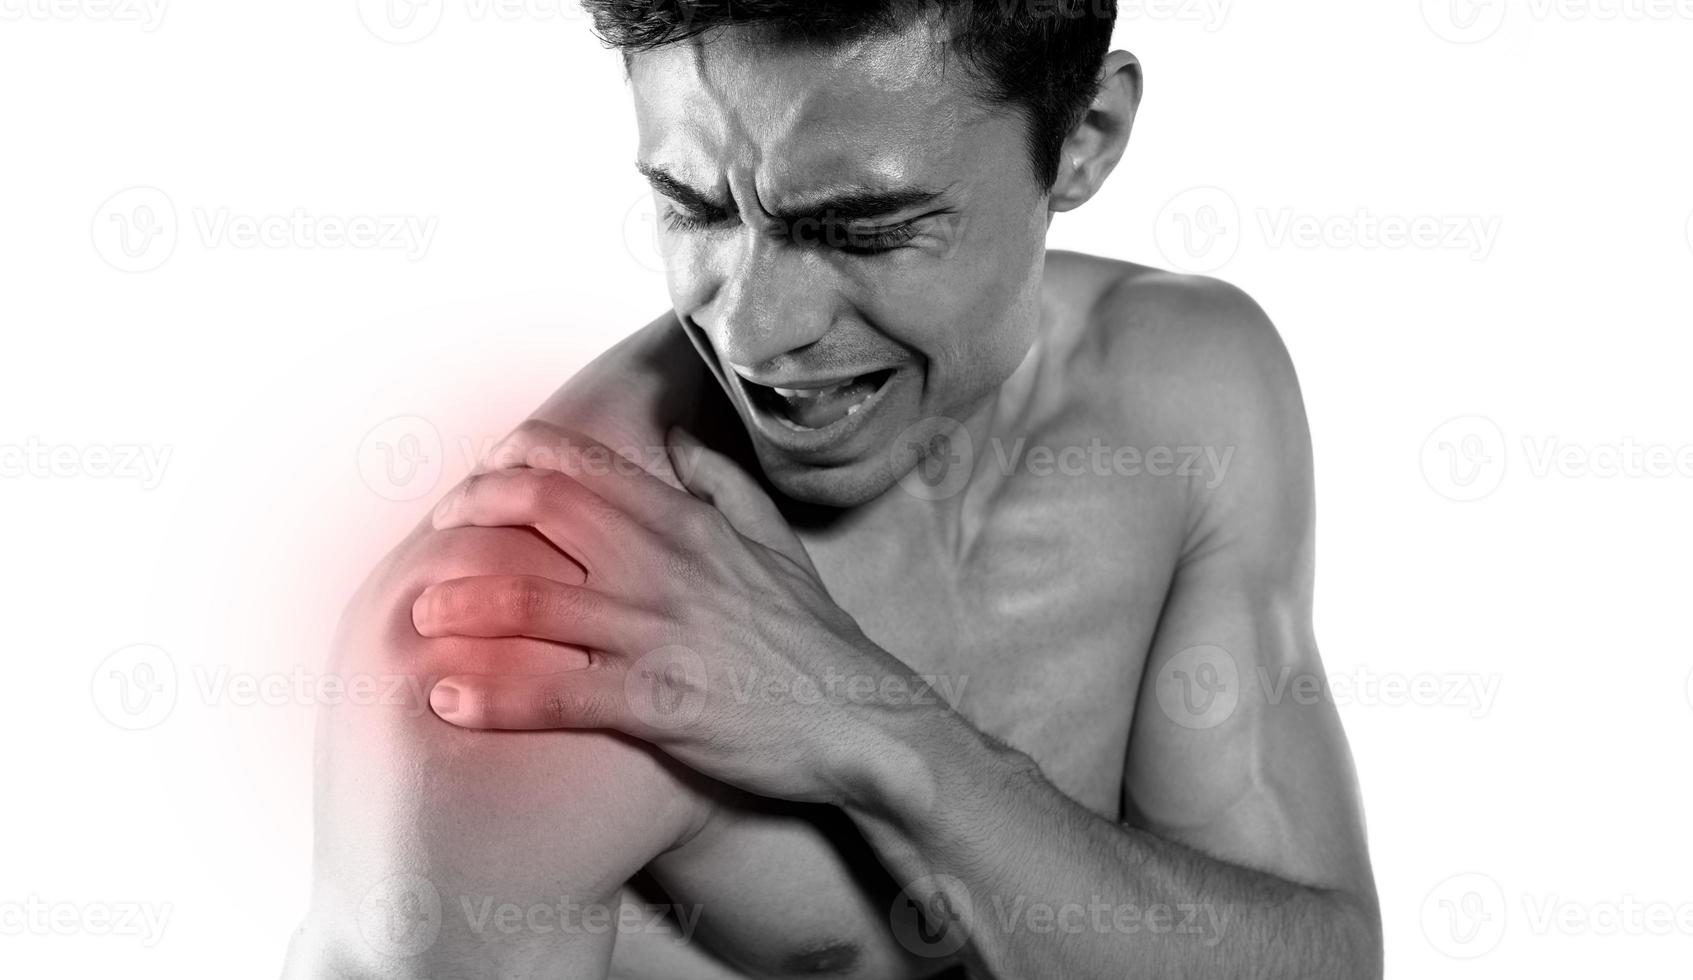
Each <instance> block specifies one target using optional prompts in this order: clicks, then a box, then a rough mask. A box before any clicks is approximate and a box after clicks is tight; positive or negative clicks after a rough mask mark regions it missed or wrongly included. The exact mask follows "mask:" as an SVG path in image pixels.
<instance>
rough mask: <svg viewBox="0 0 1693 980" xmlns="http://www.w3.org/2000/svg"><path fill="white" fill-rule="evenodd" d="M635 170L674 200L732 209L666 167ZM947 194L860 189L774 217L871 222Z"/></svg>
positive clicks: (639, 166)
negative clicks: (683, 180) (676, 175)
mask: <svg viewBox="0 0 1693 980" xmlns="http://www.w3.org/2000/svg"><path fill="white" fill-rule="evenodd" d="M635 169H636V170H639V171H640V172H641V175H642V176H644V177H646V178H647V182H648V183H650V184H652V186H653V187H654V188H656V189H657V190H658V191H659V192H660V193H662V194H664V195H665V196H667V197H669V198H671V199H672V200H675V201H678V202H680V203H682V204H685V205H687V206H689V207H695V208H700V209H704V210H713V211H728V210H730V209H729V208H727V207H725V206H724V205H722V204H719V203H718V202H716V201H713V200H712V199H711V198H710V196H709V195H707V194H705V193H703V192H701V191H698V190H695V189H694V188H692V187H689V186H688V185H687V184H685V183H683V182H682V181H680V180H678V179H677V178H676V177H675V176H674V175H672V174H671V173H670V172H669V171H667V170H665V169H664V168H663V167H658V166H652V165H650V164H645V163H637V164H635ZM943 194H944V192H943V191H937V190H929V189H926V188H922V187H898V188H891V189H877V188H857V189H850V190H846V191H843V192H841V193H838V194H835V195H832V196H829V197H823V198H819V199H818V200H815V201H808V202H806V203H804V204H801V205H798V206H795V207H790V208H782V209H779V210H777V211H775V212H773V214H772V216H773V217H774V218H776V220H778V221H781V222H785V223H787V224H790V225H793V224H798V223H800V222H813V223H822V222H850V221H868V220H872V219H875V218H883V217H887V216H888V215H893V214H898V213H899V212H901V211H906V210H909V209H911V208H914V207H918V206H920V205H925V204H932V203H934V202H935V201H937V200H939V199H940V198H941V197H942V196H943Z"/></svg>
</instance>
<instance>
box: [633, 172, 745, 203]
mask: <svg viewBox="0 0 1693 980" xmlns="http://www.w3.org/2000/svg"><path fill="white" fill-rule="evenodd" d="M635 169H636V170H639V171H640V172H641V176H643V177H645V178H647V183H649V184H651V185H653V187H654V188H655V189H656V190H657V191H658V192H659V193H661V194H663V195H664V196H665V197H668V198H670V199H671V200H674V201H680V202H681V203H683V204H686V205H688V206H689V207H692V208H699V209H700V210H702V211H727V210H729V209H728V208H726V207H724V206H723V205H721V204H719V203H717V202H716V201H713V200H712V199H711V197H710V196H709V195H707V194H705V193H703V192H701V191H697V190H694V189H693V188H692V187H689V186H688V185H687V184H684V183H682V182H681V181H680V180H677V179H676V177H675V176H673V175H672V174H671V173H670V171H668V170H666V169H664V168H663V167H655V166H652V165H650V164H645V163H637V164H635Z"/></svg>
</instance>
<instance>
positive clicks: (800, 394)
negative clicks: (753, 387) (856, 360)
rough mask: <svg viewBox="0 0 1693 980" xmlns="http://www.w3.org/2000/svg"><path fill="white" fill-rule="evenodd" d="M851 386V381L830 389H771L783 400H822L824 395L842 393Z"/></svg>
mask: <svg viewBox="0 0 1693 980" xmlns="http://www.w3.org/2000/svg"><path fill="white" fill-rule="evenodd" d="M850 384H852V382H851V381H843V382H841V383H840V384H838V385H833V386H831V387H828V388H771V389H770V390H771V391H774V392H775V393H776V394H778V395H781V396H782V397H783V398H795V399H808V398H821V397H822V396H824V395H828V394H832V393H834V392H837V391H840V390H841V389H842V388H845V387H846V386H847V385H850Z"/></svg>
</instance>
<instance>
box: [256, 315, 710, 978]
mask: <svg viewBox="0 0 1693 980" xmlns="http://www.w3.org/2000/svg"><path fill="white" fill-rule="evenodd" d="M663 320H664V318H661V320H660V321H659V322H655V323H654V324H653V325H651V326H649V327H647V328H645V329H643V330H641V331H639V332H637V333H636V334H634V335H633V336H631V337H630V338H629V339H628V340H626V341H624V342H623V343H622V344H619V345H618V346H617V347H615V348H613V349H612V350H611V351H609V352H608V353H607V354H606V355H604V356H602V357H601V358H600V359H598V360H597V361H595V362H594V363H593V364H592V365H590V366H589V368H587V369H585V370H584V371H582V372H581V373H579V374H578V375H577V376H576V377H574V378H572V379H571V380H570V381H569V382H567V383H566V384H565V385H564V387H563V388H561V389H560V391H559V393H558V394H557V395H555V396H554V397H553V398H552V399H551V400H550V401H549V402H548V404H547V405H546V406H544V407H543V408H542V409H541V410H540V411H538V412H537V413H536V415H537V417H540V418H544V419H548V420H550V421H556V422H558V423H560V424H567V425H571V426H572V427H574V428H575V429H576V430H577V431H581V432H583V433H585V434H586V435H589V436H591V437H593V438H597V439H600V440H601V441H605V442H607V443H608V444H609V445H612V447H613V448H616V449H623V448H625V447H628V448H639V447H657V448H658V449H659V450H660V451H659V452H657V453H656V455H653V454H646V456H644V457H643V459H642V461H643V462H648V463H650V462H651V461H652V459H657V460H659V461H663V460H664V455H663V453H662V447H663V445H664V439H663V436H664V432H665V428H666V427H667V426H668V425H669V424H670V423H672V422H676V421H683V419H682V418H681V417H680V415H681V413H682V412H683V411H684V408H683V406H684V405H685V404H686V402H687V400H688V399H690V398H697V397H698V393H697V391H692V390H690V388H689V378H688V375H687V370H688V364H687V362H686V361H684V360H683V359H682V357H681V355H683V354H686V355H687V356H688V357H691V358H696V361H695V366H697V356H696V355H694V354H693V353H692V351H691V349H685V345H686V343H687V341H686V339H685V338H684V337H682V335H681V333H680V331H679V330H667V329H666V327H667V326H668V325H667V324H665V323H664V322H663ZM676 341H680V342H681V343H682V344H683V345H684V348H677V347H676V346H675V342H676ZM666 465H667V464H666ZM665 472H668V471H667V470H666V471H665ZM660 475H662V474H660ZM494 574H535V575H542V576H545V577H549V578H554V579H558V580H561V581H576V582H579V581H580V576H581V570H580V568H579V567H578V566H576V565H575V564H574V563H572V562H571V561H570V560H569V559H567V558H566V557H565V556H564V555H563V554H561V553H560V552H558V551H557V550H556V549H554V548H553V547H552V546H551V545H550V544H548V543H547V542H546V541H544V540H543V539H542V538H540V537H539V536H538V535H536V534H534V533H532V532H530V531H529V530H527V529H516V528H454V529H450V530H445V531H435V530H433V529H432V528H431V527H430V526H429V521H428V519H427V518H425V520H424V522H423V523H422V524H421V525H420V526H419V527H418V529H417V530H416V531H414V532H413V534H412V535H411V536H410V537H409V538H408V539H407V540H406V541H405V542H402V543H401V544H400V545H399V546H398V547H397V548H396V549H395V550H394V551H393V552H392V553H391V554H389V555H388V556H387V558H385V559H384V561H383V562H382V563H381V565H380V566H379V567H378V568H377V569H376V570H375V571H374V572H373V573H372V574H371V576H370V578H369V579H368V580H367V581H366V583H365V584H364V586H363V587H362V588H361V590H360V592H359V594H358V595H357V596H355V597H354V598H353V600H352V601H351V602H350V603H349V605H348V608H347V611H346V613H345V615H344V616H343V620H342V622H341V624H340V627H339V629H338V630H337V636H336V640H335V644H334V650H333V652H332V654H331V657H330V667H329V675H330V676H332V677H335V678H337V679H338V680H339V681H340V683H341V685H342V687H343V689H344V690H346V691H347V692H349V695H348V696H347V697H343V698H337V699H336V700H335V703H331V704H325V705H324V706H322V707H321V709H320V711H319V723H318V747H317V765H316V801H315V808H316V845H315V857H314V884H313V898H312V909H311V912H310V914H309V916H308V919H307V924H306V926H305V927H304V928H303V929H302V931H301V933H300V935H299V936H298V937H297V939H296V942H295V947H294V949H293V950H292V952H291V956H290V963H289V971H290V972H289V973H288V975H289V976H312V977H318V976H329V975H341V973H339V972H337V971H341V970H345V971H348V973H347V975H359V976H395V977H405V976H422V975H428V976H433V975H437V974H438V973H440V972H450V973H453V975H465V976H481V975H484V974H486V975H489V976H493V975H510V974H512V973H520V974H523V975H530V974H539V973H541V972H545V973H547V974H548V975H552V976H560V977H603V976H604V975H605V972H606V969H607V967H608V964H609V958H610V954H611V946H612V941H613V939H614V934H612V933H608V932H607V931H605V930H604V929H599V928H585V927H584V924H583V923H582V922H580V921H578V922H576V923H574V925H573V926H572V925H571V924H568V923H564V922H560V921H559V919H558V916H557V914H556V910H557V909H558V907H559V906H560V903H561V902H563V903H567V905H568V903H575V905H574V906H571V907H577V908H579V909H581V908H590V909H591V908H594V907H596V906H604V907H605V908H607V909H608V910H609V914H612V915H615V913H616V912H617V909H618V907H619V906H618V901H619V899H618V895H619V890H620V888H621V886H622V885H623V883H624V882H625V881H627V880H628V878H629V877H630V876H631V875H633V874H634V873H636V872H637V871H639V870H640V869H641V868H642V867H643V866H645V865H646V864H647V862H648V861H650V860H651V859H652V858H653V857H655V856H657V855H659V854H662V853H664V852H665V851H667V850H668V849H670V848H673V847H675V846H676V845H677V844H678V842H679V841H681V840H684V839H686V837H687V836H688V835H689V834H690V833H692V832H693V831H694V830H695V829H697V827H698V825H699V822H700V818H701V816H702V814H703V813H704V812H705V808H706V806H707V805H708V804H707V803H706V801H705V797H704V796H703V795H702V793H701V791H700V784H701V780H700V778H699V777H697V776H693V775H692V774H690V773H686V772H685V771H683V770H681V769H680V767H678V766H677V765H676V764H675V763H674V762H671V761H670V760H668V759H667V758H665V757H663V756H662V755H661V754H660V753H658V752H657V750H655V749H652V748H651V747H649V746H646V745H644V744H642V743H639V742H636V741H634V740H632V739H629V738H626V737H623V736H621V735H617V734H613V733H609V732H598V731H570V732H546V733H529V732H492V731H471V730H467V729H460V728H455V727H453V726H451V725H448V724H447V723H445V722H443V721H441V720H440V719H439V718H437V717H435V715H434V714H433V712H432V711H431V710H430V708H429V706H428V694H429V690H430V688H431V687H432V685H433V683H434V680H435V679H438V678H440V677H442V676H446V675H449V674H457V673H484V672H490V671H496V670H497V671H500V672H515V673H544V672H551V671H557V670H565V669H572V668H575V667H581V666H584V665H585V664H586V657H585V655H584V654H582V653H581V652H580V651H576V650H572V649H571V648H568V647H562V646H558V645H555V644H549V643H545V642H542V641H538V640H528V639H523V638H509V639H499V640H483V639H473V638H463V637H443V638H432V639H430V638H424V637H422V636H420V635H418V633H417V631H416V629H415V628H414V627H413V625H412V621H411V605H412V603H413V602H414V601H415V600H416V598H417V596H418V594H419V593H421V592H422V591H423V589H424V588H426V587H427V586H429V585H431V584H434V583H436V582H440V581H443V580H446V579H449V578H458V577H463V576H469V575H494ZM354 690H358V691H360V692H362V693H360V694H358V695H356V696H354V695H352V694H351V693H350V692H353V691H354ZM501 910H507V911H503V912H502V911H501ZM502 914H503V915H506V916H508V917H510V918H508V919H496V918H493V916H494V915H502ZM572 914H575V915H580V914H582V912H581V911H578V912H575V913H572ZM596 914H597V913H596ZM502 923H504V924H502ZM465 971H468V972H465Z"/></svg>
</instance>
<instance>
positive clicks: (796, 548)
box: [666, 427, 817, 576]
mask: <svg viewBox="0 0 1693 980" xmlns="http://www.w3.org/2000/svg"><path fill="white" fill-rule="evenodd" d="M666 447H667V448H668V450H669V455H670V465H671V468H672V469H674V470H675V471H676V475H677V476H678V477H680V478H681V480H682V485H683V486H684V487H686V488H687V490H688V492H689V493H691V494H693V495H694V496H695V497H696V498H698V499H700V500H703V501H705V502H706V503H708V504H710V505H712V506H713V507H716V508H717V510H718V513H720V514H722V515H723V516H724V517H726V518H728V519H729V524H730V525H731V526H733V527H734V529H735V530H737V531H739V532H740V533H741V534H742V535H743V536H745V537H748V538H751V539H752V540H754V541H757V542H758V543H759V544H761V545H764V546H765V547H766V548H769V549H770V550H771V551H774V552H777V553H779V554H782V555H786V556H787V557H788V558H790V559H792V560H793V561H795V562H797V563H798V564H799V566H800V567H801V568H804V569H805V570H806V571H808V572H810V573H811V574H812V575H813V576H815V575H816V574H817V569H816V567H814V566H813V565H812V564H811V556H810V555H808V554H806V552H805V546H804V545H803V544H800V540H799V538H798V537H797V536H795V534H794V532H793V529H792V528H790V527H788V522H787V519H786V518H784V517H783V516H782V512H781V511H779V510H777V509H776V504H775V503H774V502H773V501H772V500H771V499H770V495H769V494H767V493H765V492H764V488H762V487H760V486H759V485H758V484H757V483H756V482H754V481H753V478H752V477H750V476H748V475H747V474H746V473H745V472H744V471H743V470H742V469H741V468H740V467H739V466H737V465H735V462H734V461H733V460H731V459H730V458H729V457H727V456H725V455H723V454H722V453H720V452H718V451H717V450H715V449H712V448H711V447H709V446H707V445H706V444H705V443H703V442H700V441H699V439H697V438H696V437H695V436H694V435H693V433H691V432H688V431H687V430H685V429H681V428H676V427H672V428H671V430H670V433H669V435H668V437H667V438H666Z"/></svg>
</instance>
